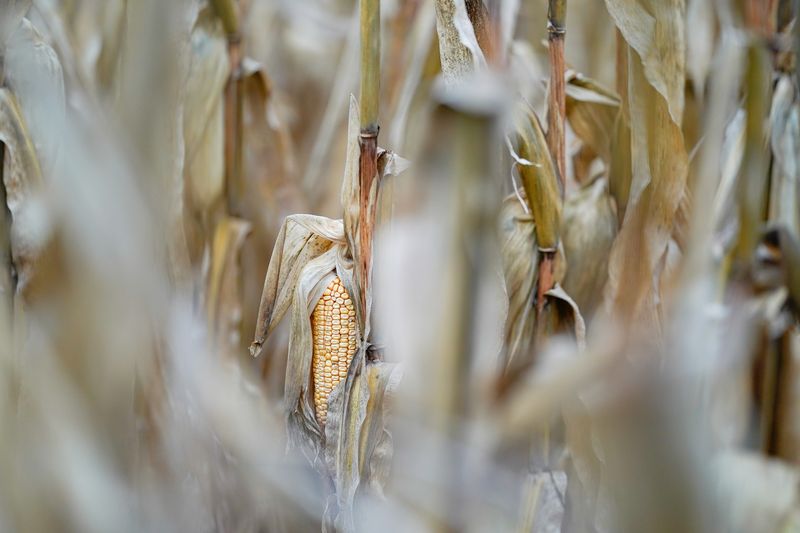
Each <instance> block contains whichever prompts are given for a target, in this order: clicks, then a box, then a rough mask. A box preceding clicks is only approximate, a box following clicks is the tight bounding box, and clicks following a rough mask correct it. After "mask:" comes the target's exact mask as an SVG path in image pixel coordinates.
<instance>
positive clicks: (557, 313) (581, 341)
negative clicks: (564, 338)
mask: <svg viewBox="0 0 800 533" xmlns="http://www.w3.org/2000/svg"><path fill="white" fill-rule="evenodd" d="M544 294H545V296H546V297H547V303H546V305H545V308H544V311H543V312H542V316H541V317H537V320H541V321H542V323H543V327H542V328H541V330H540V331H539V335H541V338H540V339H541V340H544V339H546V338H549V337H553V336H555V335H558V334H561V333H567V334H570V335H573V336H574V338H575V342H576V343H577V345H578V350H579V351H580V352H582V351H583V350H585V349H586V322H585V321H584V319H583V315H582V314H581V310H580V309H579V308H578V304H576V303H575V300H573V299H572V298H571V297H570V295H569V294H567V293H566V291H564V289H563V288H561V286H560V285H558V284H556V286H555V287H553V288H552V289H550V290H549V291H547V292H545V293H544Z"/></svg>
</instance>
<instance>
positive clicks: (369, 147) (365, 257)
mask: <svg viewBox="0 0 800 533" xmlns="http://www.w3.org/2000/svg"><path fill="white" fill-rule="evenodd" d="M360 9H361V15H360V17H361V21H360V22H361V102H360V111H361V138H360V142H359V145H360V155H359V164H358V184H359V191H360V197H359V210H358V242H359V251H360V256H359V257H356V258H355V259H356V261H357V263H358V265H357V268H356V280H357V284H358V285H359V287H360V289H361V290H360V300H361V310H362V313H361V314H362V316H361V320H362V322H363V323H362V324H361V326H362V327H361V331H362V332H363V331H365V328H366V324H367V323H368V321H369V316H368V315H369V312H368V309H367V300H368V298H367V294H368V291H369V290H370V278H371V275H372V239H373V233H374V228H375V211H376V206H377V196H378V195H377V188H378V183H375V180H376V178H377V177H378V130H379V127H378V99H379V95H380V57H381V41H380V29H381V25H380V19H381V17H380V1H379V0H361V2H360ZM373 187H374V188H375V192H374V193H373Z"/></svg>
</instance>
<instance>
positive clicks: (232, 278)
mask: <svg viewBox="0 0 800 533" xmlns="http://www.w3.org/2000/svg"><path fill="white" fill-rule="evenodd" d="M249 232H250V223H249V222H247V221H245V220H241V219H238V218H233V217H225V218H223V219H222V220H220V221H219V223H217V227H216V229H215V231H214V239H213V241H212V244H211V268H210V272H209V275H208V290H207V291H206V299H207V300H206V315H207V320H208V331H209V334H210V336H211V339H212V342H213V344H214V346H216V347H217V351H218V352H221V353H224V354H233V353H236V352H237V351H238V349H239V346H240V343H239V338H240V328H239V326H240V320H241V317H242V302H241V288H240V287H239V280H240V270H241V269H240V266H239V254H240V252H241V248H242V244H243V243H244V240H245V238H246V237H247V234H248V233H249Z"/></svg>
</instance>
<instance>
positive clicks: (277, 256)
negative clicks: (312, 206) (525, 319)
mask: <svg viewBox="0 0 800 533" xmlns="http://www.w3.org/2000/svg"><path fill="white" fill-rule="evenodd" d="M344 243H345V240H344V227H343V226H342V222H341V221H338V220H331V219H329V218H325V217H318V216H314V215H290V216H288V217H286V220H285V221H284V223H283V226H282V227H281V230H280V232H279V233H278V237H277V239H276V240H275V247H274V248H273V250H272V257H271V259H270V263H269V267H268V269H267V275H266V278H265V279H264V289H263V291H262V293H261V303H260V305H259V310H258V321H257V324H256V332H255V337H254V340H253V343H252V345H251V346H250V354H251V355H253V356H254V357H257V356H258V355H259V354H260V353H261V348H262V346H263V344H264V341H265V340H266V337H267V335H269V333H270V332H271V331H272V330H273V329H274V328H275V326H276V325H277V324H278V322H280V320H281V318H283V315H284V314H285V313H286V311H287V310H288V309H289V306H290V305H291V304H292V299H293V298H294V291H295V287H296V285H297V284H298V280H299V278H300V275H301V273H302V271H303V269H304V268H305V267H306V265H307V264H308V263H309V261H311V260H312V259H315V258H317V257H319V256H320V255H322V254H324V253H325V252H327V251H328V250H330V249H331V247H332V246H333V245H334V244H339V245H343V244H344ZM309 314H310V313H309Z"/></svg>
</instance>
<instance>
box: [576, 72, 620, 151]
mask: <svg viewBox="0 0 800 533" xmlns="http://www.w3.org/2000/svg"><path fill="white" fill-rule="evenodd" d="M566 96H567V119H568V120H569V124H570V126H572V129H573V131H574V132H575V134H576V135H577V136H578V137H580V139H581V140H582V141H583V142H584V143H586V144H587V145H588V146H589V147H590V148H591V149H592V150H593V151H594V153H596V154H597V155H599V156H600V157H601V158H602V159H603V161H605V162H606V164H608V162H609V160H610V159H611V141H612V136H610V135H609V132H611V131H614V125H615V123H616V121H617V117H618V116H619V110H620V100H619V96H617V95H616V94H615V93H614V92H613V91H611V90H610V89H607V88H605V87H603V86H602V85H600V84H599V83H598V82H596V81H595V80H592V79H591V78H587V77H585V76H582V75H580V74H578V73H576V72H572V71H570V72H568V73H567V87H566Z"/></svg>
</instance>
